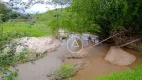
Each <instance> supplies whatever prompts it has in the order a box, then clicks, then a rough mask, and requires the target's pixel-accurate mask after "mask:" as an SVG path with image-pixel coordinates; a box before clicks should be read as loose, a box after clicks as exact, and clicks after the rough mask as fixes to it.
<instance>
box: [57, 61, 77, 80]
mask: <svg viewBox="0 0 142 80" xmlns="http://www.w3.org/2000/svg"><path fill="white" fill-rule="evenodd" d="M76 73H77V69H76V68H75V67H74V66H73V65H71V64H64V65H62V66H60V68H59V69H58V70H56V71H55V79H56V80H63V79H67V78H69V80H71V78H70V77H72V76H74V75H75V74H76Z"/></svg>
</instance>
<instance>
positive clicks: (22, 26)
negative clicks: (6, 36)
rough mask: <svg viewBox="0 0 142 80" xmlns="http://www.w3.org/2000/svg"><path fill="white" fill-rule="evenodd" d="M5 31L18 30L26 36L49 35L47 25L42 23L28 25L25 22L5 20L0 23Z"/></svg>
mask: <svg viewBox="0 0 142 80" xmlns="http://www.w3.org/2000/svg"><path fill="white" fill-rule="evenodd" d="M2 27H3V30H4V31H5V32H19V33H23V34H25V36H26V37H40V36H49V35H51V31H50V28H49V27H46V25H44V24H43V23H36V24H34V25H30V24H28V23H25V22H6V23H4V24H2Z"/></svg>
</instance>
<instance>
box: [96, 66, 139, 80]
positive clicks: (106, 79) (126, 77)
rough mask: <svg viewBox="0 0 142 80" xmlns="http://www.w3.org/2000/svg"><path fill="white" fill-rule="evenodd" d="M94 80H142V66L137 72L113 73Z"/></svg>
mask: <svg viewBox="0 0 142 80" xmlns="http://www.w3.org/2000/svg"><path fill="white" fill-rule="evenodd" d="M93 80H142V65H139V66H138V67H137V68H136V69H135V70H127V71H124V72H119V73H113V74H110V75H107V76H102V77H99V78H95V79H93Z"/></svg>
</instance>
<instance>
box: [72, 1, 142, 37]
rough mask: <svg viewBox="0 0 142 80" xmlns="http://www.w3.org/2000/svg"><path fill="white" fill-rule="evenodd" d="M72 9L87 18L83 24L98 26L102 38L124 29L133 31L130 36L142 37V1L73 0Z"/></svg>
mask: <svg viewBox="0 0 142 80" xmlns="http://www.w3.org/2000/svg"><path fill="white" fill-rule="evenodd" d="M71 7H72V11H73V12H76V13H77V14H78V15H80V16H82V17H85V18H82V19H84V21H86V22H85V23H84V22H83V24H84V25H87V24H88V26H87V27H88V28H91V27H90V26H91V25H92V24H98V25H99V26H100V32H99V34H100V36H101V37H102V38H106V37H108V36H109V35H110V34H111V32H112V31H113V30H117V31H121V30H122V29H124V28H125V29H127V30H129V29H131V30H132V31H130V32H129V34H131V35H134V36H139V37H142V28H141V26H142V23H141V22H142V18H141V17H142V1H141V0H72V4H71ZM82 27H84V26H82ZM92 32H94V33H95V31H93V30H92Z"/></svg>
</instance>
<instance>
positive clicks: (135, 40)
mask: <svg viewBox="0 0 142 80" xmlns="http://www.w3.org/2000/svg"><path fill="white" fill-rule="evenodd" d="M139 40H141V38H138V39H135V40H133V41H131V42H128V43H125V44H123V45H120V46H119V47H124V46H127V45H129V44H132V43H134V42H137V41H139Z"/></svg>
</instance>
